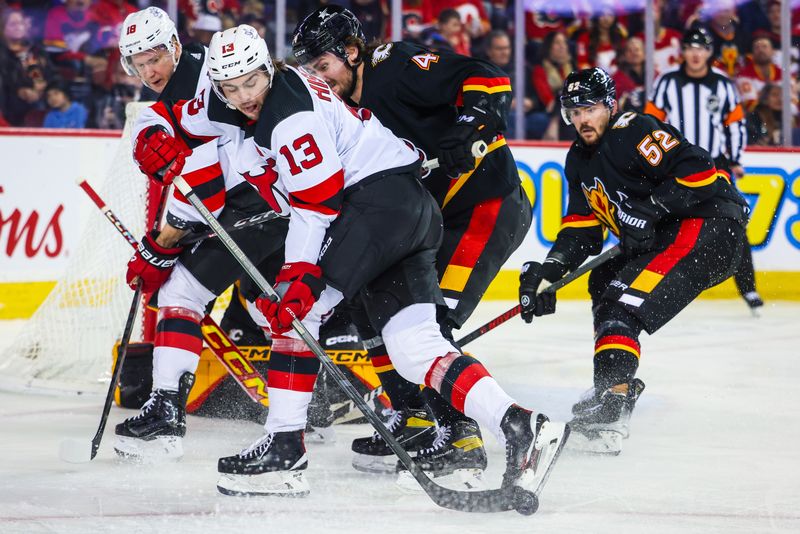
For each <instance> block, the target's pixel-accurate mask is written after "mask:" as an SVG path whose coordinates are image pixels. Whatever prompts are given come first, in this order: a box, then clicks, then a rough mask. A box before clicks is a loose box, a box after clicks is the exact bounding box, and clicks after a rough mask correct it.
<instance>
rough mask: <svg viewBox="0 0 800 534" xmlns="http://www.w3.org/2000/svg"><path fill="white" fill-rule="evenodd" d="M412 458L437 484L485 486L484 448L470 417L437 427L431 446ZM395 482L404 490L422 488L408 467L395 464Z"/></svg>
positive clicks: (469, 488)
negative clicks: (396, 472) (396, 474)
mask: <svg viewBox="0 0 800 534" xmlns="http://www.w3.org/2000/svg"><path fill="white" fill-rule="evenodd" d="M414 461H415V462H416V463H417V465H419V466H420V467H421V468H422V470H423V471H425V472H426V473H427V474H428V476H429V477H432V478H435V479H437V480H436V482H437V484H440V485H442V486H445V487H447V488H451V489H459V490H467V491H475V490H482V489H487V488H486V484H485V483H484V482H483V471H484V470H485V469H486V449H484V447H483V438H482V437H481V430H480V428H479V427H478V424H477V423H476V422H475V421H473V420H471V419H467V420H460V421H456V422H455V423H453V424H452V425H444V426H441V427H439V428H437V429H436V436H435V438H434V440H433V444H432V445H431V446H430V447H427V448H425V449H421V450H419V451H417V453H416V456H415V457H414ZM397 470H398V476H397V485H398V486H400V488H401V489H404V490H406V491H422V488H421V487H420V486H419V484H418V483H417V481H416V480H415V479H414V477H413V476H412V475H411V473H409V471H408V469H406V467H405V466H404V465H403V464H402V463H401V462H398V463H397Z"/></svg>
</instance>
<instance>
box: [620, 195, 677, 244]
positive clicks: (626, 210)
mask: <svg viewBox="0 0 800 534" xmlns="http://www.w3.org/2000/svg"><path fill="white" fill-rule="evenodd" d="M666 214H667V210H666V209H664V208H662V207H661V206H659V205H658V204H655V203H654V202H653V201H652V199H649V198H648V199H645V200H637V199H633V198H628V199H627V200H625V201H624V202H622V203H621V205H620V214H619V216H618V217H617V220H618V221H619V244H620V247H622V250H623V251H624V252H625V254H626V255H628V256H636V255H637V254H641V253H643V252H647V251H648V250H650V249H651V248H652V247H653V243H654V242H655V238H656V224H658V221H659V220H661V218H662V217H663V216H664V215H666Z"/></svg>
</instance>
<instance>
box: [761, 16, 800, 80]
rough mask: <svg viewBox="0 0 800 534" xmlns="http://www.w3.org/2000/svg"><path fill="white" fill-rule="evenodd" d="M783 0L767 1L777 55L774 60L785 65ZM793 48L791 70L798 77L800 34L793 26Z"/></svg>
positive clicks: (770, 29)
mask: <svg viewBox="0 0 800 534" xmlns="http://www.w3.org/2000/svg"><path fill="white" fill-rule="evenodd" d="M794 15H795V11H794V9H793V10H792V20H795V16H794ZM781 18H782V17H781V2H780V0H770V1H769V2H768V3H767V19H768V20H769V36H770V38H771V39H772V46H773V47H774V48H775V56H774V57H773V58H772V62H773V63H775V64H776V65H783V54H782V50H781ZM790 28H791V32H792V35H791V50H790V58H789V61H790V63H789V64H790V65H791V68H790V72H791V74H792V78H796V77H797V75H798V73H799V72H800V36H799V35H798V32H797V28H796V27H793V28H792V27H791V26H790Z"/></svg>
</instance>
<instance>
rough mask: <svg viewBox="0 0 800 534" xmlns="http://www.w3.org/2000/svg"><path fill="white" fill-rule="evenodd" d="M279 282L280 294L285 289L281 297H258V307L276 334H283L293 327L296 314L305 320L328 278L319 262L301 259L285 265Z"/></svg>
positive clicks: (278, 279)
mask: <svg viewBox="0 0 800 534" xmlns="http://www.w3.org/2000/svg"><path fill="white" fill-rule="evenodd" d="M275 284H276V287H277V292H278V294H281V293H282V290H283V289H285V293H283V298H281V301H280V302H273V301H271V300H270V299H269V298H268V297H266V296H261V297H259V298H258V299H256V308H258V309H259V311H260V312H261V313H263V314H264V316H265V317H266V318H267V320H268V321H269V324H270V328H271V329H272V332H273V333H274V334H283V333H285V332H288V331H289V330H291V328H292V320H293V319H294V318H297V320H299V321H302V320H303V318H304V317H305V316H306V314H307V313H308V311H309V310H310V309H311V307H312V306H313V305H314V303H315V302H316V301H317V299H318V298H319V296H320V295H321V294H322V290H323V289H325V282H323V281H322V269H320V267H319V265H314V264H312V263H307V262H304V261H300V262H297V263H287V264H285V265H284V266H283V267H281V271H280V273H278V276H277V277H276V278H275Z"/></svg>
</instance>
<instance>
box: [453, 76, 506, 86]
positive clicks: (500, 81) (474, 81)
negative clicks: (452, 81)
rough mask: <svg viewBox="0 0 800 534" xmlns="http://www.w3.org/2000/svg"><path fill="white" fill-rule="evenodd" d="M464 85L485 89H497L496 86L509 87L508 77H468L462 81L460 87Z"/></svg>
mask: <svg viewBox="0 0 800 534" xmlns="http://www.w3.org/2000/svg"><path fill="white" fill-rule="evenodd" d="M465 85H484V86H486V87H497V86H498V85H511V79H510V78H508V77H497V78H482V77H480V76H475V77H470V78H467V79H466V80H464V82H463V83H462V84H461V86H462V87H463V86H465Z"/></svg>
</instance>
